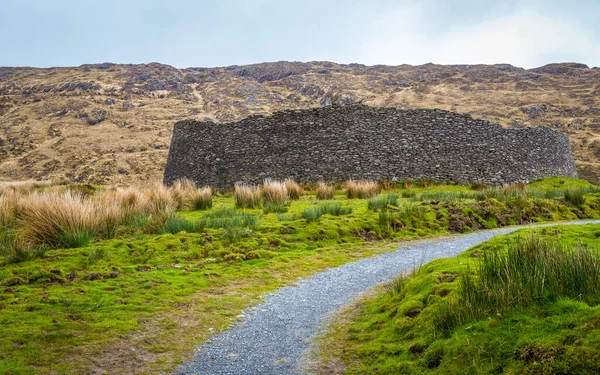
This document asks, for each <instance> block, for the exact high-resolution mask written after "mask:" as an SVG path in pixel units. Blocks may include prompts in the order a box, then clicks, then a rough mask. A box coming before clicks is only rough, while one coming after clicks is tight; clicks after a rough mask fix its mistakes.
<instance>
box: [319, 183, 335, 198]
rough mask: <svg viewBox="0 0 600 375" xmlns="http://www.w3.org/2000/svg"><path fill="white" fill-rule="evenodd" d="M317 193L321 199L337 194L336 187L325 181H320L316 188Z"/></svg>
mask: <svg viewBox="0 0 600 375" xmlns="http://www.w3.org/2000/svg"><path fill="white" fill-rule="evenodd" d="M315 194H316V196H317V199H319V200H329V199H333V198H334V196H335V187H333V186H331V185H328V184H326V183H324V182H319V184H318V185H317V188H316V190H315Z"/></svg>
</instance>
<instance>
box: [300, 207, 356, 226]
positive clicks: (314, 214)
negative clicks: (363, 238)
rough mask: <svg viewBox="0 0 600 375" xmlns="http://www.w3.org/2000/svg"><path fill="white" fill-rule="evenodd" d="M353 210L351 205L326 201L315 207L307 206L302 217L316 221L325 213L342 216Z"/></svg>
mask: <svg viewBox="0 0 600 375" xmlns="http://www.w3.org/2000/svg"><path fill="white" fill-rule="evenodd" d="M351 212H352V209H351V208H350V207H343V206H342V205H341V204H339V203H325V204H323V205H320V206H316V207H313V208H307V209H305V210H304V211H303V212H302V217H303V218H304V219H305V220H306V221H309V222H310V221H316V220H319V219H320V218H321V216H323V215H332V216H341V215H347V214H350V213H351Z"/></svg>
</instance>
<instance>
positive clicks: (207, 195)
mask: <svg viewBox="0 0 600 375" xmlns="http://www.w3.org/2000/svg"><path fill="white" fill-rule="evenodd" d="M212 194H213V192H212V188H211V187H210V186H207V187H203V188H200V189H196V190H195V191H194V192H193V193H192V194H191V196H190V198H189V199H190V201H189V205H190V208H192V209H194V210H207V209H209V208H211V207H212V205H213V200H212V198H213V197H212Z"/></svg>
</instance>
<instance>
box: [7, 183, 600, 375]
mask: <svg viewBox="0 0 600 375" xmlns="http://www.w3.org/2000/svg"><path fill="white" fill-rule="evenodd" d="M560 181H562V183H560ZM76 186H78V185H73V186H67V185H59V186H55V185H51V184H21V185H18V186H17V185H11V186H7V187H4V188H1V189H0V219H1V220H0V222H1V223H2V225H1V226H0V322H1V324H0V334H2V335H3V337H4V340H3V341H2V342H0V373H14V374H56V373H60V374H80V373H88V372H90V371H92V369H101V370H104V371H107V373H136V372H137V373H144V372H145V373H161V372H170V371H173V369H174V368H175V366H176V365H177V363H178V362H179V361H181V360H183V359H185V358H187V357H186V356H189V355H190V354H191V353H193V348H194V347H195V346H196V345H197V344H198V343H200V342H202V341H203V340H206V339H208V338H209V337H210V335H211V334H212V333H214V332H217V331H219V330H222V329H225V328H227V327H228V326H229V324H231V322H232V321H233V320H234V319H235V317H236V316H237V315H239V314H240V312H241V311H242V309H244V308H246V307H249V306H251V305H253V304H255V303H257V301H258V300H259V296H260V295H261V294H263V293H267V292H270V291H273V290H275V289H277V288H279V287H281V286H283V285H285V284H287V283H291V282H294V281H296V280H297V279H298V278H299V277H306V276H308V275H310V274H312V273H315V272H318V271H320V270H323V269H325V268H327V267H333V266H338V265H341V264H344V263H346V262H350V261H354V260H357V259H360V258H362V257H366V256H371V255H375V254H379V253H381V252H383V251H389V250H392V249H394V248H395V247H396V246H395V245H394V242H392V241H395V242H397V241H400V240H403V239H414V238H423V237H431V236H436V235H442V234H448V233H453V232H461V231H466V230H469V228H470V230H476V229H481V228H488V227H496V226H498V227H500V226H503V225H509V224H518V223H528V222H541V221H554V220H570V219H575V218H578V217H579V218H592V217H598V216H599V215H600V213H599V211H600V206H599V203H598V202H599V197H600V194H598V193H596V192H594V191H593V189H592V188H593V187H592V186H591V185H589V184H587V183H585V182H582V181H580V180H574V179H550V180H543V181H541V182H536V183H533V184H530V185H529V186H528V189H530V190H531V191H533V192H535V194H531V195H530V196H528V197H521V198H514V197H511V198H507V199H503V200H498V199H496V198H489V199H484V200H478V199H476V198H460V199H458V200H436V199H431V200H418V199H417V200H415V199H413V197H416V196H419V195H421V194H425V193H432V194H434V193H436V192H458V193H460V192H464V194H472V193H474V190H472V189H471V188H470V187H462V186H451V185H435V184H429V183H427V184H421V183H414V185H413V187H412V188H411V189H404V188H400V187H399V186H398V184H394V183H388V184H386V187H387V189H388V190H386V191H384V192H383V194H382V195H381V196H380V197H384V198H386V204H385V206H384V205H379V208H378V209H377V211H374V210H373V209H369V204H370V203H369V201H367V200H365V199H361V198H352V199H348V198H347V197H346V196H345V195H344V194H342V191H341V190H339V186H338V187H337V188H338V190H336V187H335V186H328V187H327V188H328V189H329V190H328V194H329V193H331V195H329V197H330V199H329V200H328V201H325V202H324V201H322V200H321V199H319V197H318V196H317V194H318V188H319V187H318V186H317V187H311V186H307V187H305V188H306V191H305V192H304V194H303V195H300V196H299V197H298V199H292V195H291V194H290V190H291V189H290V188H289V186H291V185H290V184H289V183H287V184H286V189H287V192H288V198H287V204H286V205H280V204H277V203H275V204H273V205H271V204H269V203H266V204H265V203H264V202H263V200H264V196H263V195H262V193H261V188H260V187H248V189H241V187H238V188H236V191H234V192H227V191H225V192H213V191H210V197H209V195H208V191H209V190H208V189H206V190H204V192H203V189H204V188H200V189H198V188H196V187H195V186H193V185H192V184H190V183H189V182H186V181H181V182H179V183H177V184H174V185H173V186H172V187H154V188H151V189H146V190H142V189H133V188H128V189H108V188H99V187H93V188H88V187H85V188H78V187H76ZM567 188H569V189H571V190H576V189H583V188H589V191H585V192H584V193H583V196H584V199H583V204H581V205H576V204H575V203H574V202H569V201H567V200H566V199H565V197H564V194H557V195H553V197H552V198H546V197H545V196H544V195H543V194H544V192H546V191H549V190H559V191H563V190H564V189H567ZM83 190H85V191H86V192H87V193H85V194H84V193H82V191H83ZM242 190H244V193H241V191H242ZM248 191H249V194H246V193H247V192H248ZM336 193H337V194H336ZM203 194H204V198H202V199H203V202H210V204H208V203H207V204H206V205H204V204H202V205H200V206H198V205H196V204H195V203H194V201H195V197H197V196H199V195H203ZM393 195H395V196H397V199H393V198H390V199H388V197H393ZM405 196H408V198H407V197H405ZM46 197H49V198H50V199H49V200H47V201H46V202H45V203H40V204H39V205H38V204H37V202H40V200H41V198H46ZM246 198H248V200H244V199H246ZM373 198H374V199H378V198H376V197H375V196H372V197H370V199H373ZM241 202H245V203H241ZM65 203H69V204H65ZM29 205H31V206H29ZM209 205H212V207H209ZM47 207H51V208H52V209H47ZM28 210H31V212H38V214H39V213H43V215H42V216H43V220H42V221H40V222H39V223H35V224H30V223H29V222H28V221H27V220H25V218H26V217H30V216H27V215H33V214H31V213H29V211H28ZM285 210H287V212H283V211H285ZM40 215H41V214H40ZM45 223H48V224H45ZM42 224H44V225H43V226H42ZM33 225H34V226H35V228H38V227H39V228H41V229H40V231H39V233H41V235H38V234H37V233H38V231H37V229H36V231H33V229H32V228H34V226H33ZM42 229H43V230H42ZM46 233H48V234H46ZM65 233H66V234H65ZM61 236H62V237H61ZM473 259H475V258H473ZM477 259H479V258H477ZM473 267H475V263H473ZM473 269H475V268H473ZM457 272H458V271H457ZM452 277H454V276H452ZM452 277H451V276H448V279H447V280H449V279H450V278H452ZM442 279H443V278H440V280H442ZM436 280H437V278H436ZM444 280H446V279H444ZM402 283H404V281H402V282H398V285H397V286H396V287H395V289H397V290H399V291H400V290H402V291H403V292H402V293H408V291H409V290H410V288H409V287H408V286H407V287H404V286H402V285H401V284H402ZM458 284H459V282H458V281H457V280H455V281H453V282H449V281H448V282H446V281H444V285H443V287H440V288H438V289H437V290H436V292H435V294H434V295H432V296H431V297H430V298H432V299H433V298H440V299H447V298H450V297H451V295H452V293H453V290H454V289H453V288H455V286H454V285H458ZM407 295H408V294H407ZM561 298H562V297H561ZM427 306H428V305H427V304H426V303H425V302H424V301H416V302H414V303H413V304H411V305H410V306H408V305H407V306H406V308H404V309H402V310H398V311H397V312H396V313H395V316H396V319H399V320H404V319H420V317H422V316H426V315H427V314H429V313H428V307H427ZM390 314H391V312H390ZM419 345H421V347H419V346H415V347H414V348H413V351H414V352H415V353H420V354H418V355H422V356H423V358H425V356H427V358H431V361H430V363H432V364H434V363H436V362H435V358H436V357H435V356H434V355H433V354H426V353H427V351H428V350H430V348H429V347H428V346H426V345H424V343H420V344H419ZM536 345H538V344H537V343H533V344H531V345H530V346H527V347H526V346H524V347H523V353H524V354H523V355H524V356H525V357H527V358H529V357H531V358H538V357H539V356H542V354H535V353H538V352H540V350H541V349H539V348H538V346H539V347H540V348H545V346H543V345H541V346H540V345H538V346H536ZM131 348H134V349H135V350H131ZM526 348H529V349H526ZM445 353H446V352H444V356H446V354H445ZM529 353H531V354H529ZM528 356H529V357H528ZM140 358H144V360H143V361H141V360H140ZM444 358H445V357H444ZM92 359H93V362H92Z"/></svg>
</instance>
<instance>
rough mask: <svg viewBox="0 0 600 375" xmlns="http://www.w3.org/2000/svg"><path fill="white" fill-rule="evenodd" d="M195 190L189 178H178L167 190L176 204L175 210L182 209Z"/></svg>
mask: <svg viewBox="0 0 600 375" xmlns="http://www.w3.org/2000/svg"><path fill="white" fill-rule="evenodd" d="M197 190H198V189H197V187H196V184H195V183H194V181H192V180H190V179H189V178H180V179H178V180H176V181H175V182H174V183H173V185H171V187H170V188H169V191H170V192H171V195H172V196H173V200H174V201H175V202H176V203H177V208H183V207H184V206H185V205H186V203H188V201H189V200H190V199H191V198H192V197H193V196H194V195H195V194H196V191H197Z"/></svg>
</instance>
